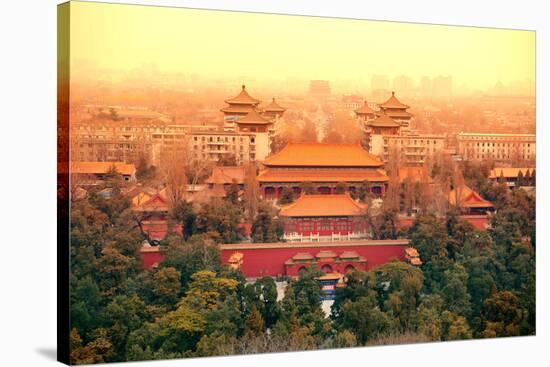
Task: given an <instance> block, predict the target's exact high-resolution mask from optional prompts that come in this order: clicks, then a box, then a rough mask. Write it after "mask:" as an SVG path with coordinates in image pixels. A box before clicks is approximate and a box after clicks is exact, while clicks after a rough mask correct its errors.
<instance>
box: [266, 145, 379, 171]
mask: <svg viewBox="0 0 550 367" xmlns="http://www.w3.org/2000/svg"><path fill="white" fill-rule="evenodd" d="M262 163H263V164H264V165H266V166H298V167H304V166H315V167H382V166H383V165H384V163H383V162H382V161H381V160H380V159H378V158H377V157H376V156H374V155H372V154H370V153H369V152H367V151H366V150H365V149H363V147H361V145H360V144H358V143H357V144H324V143H288V144H287V145H286V146H285V147H284V148H283V149H282V150H281V151H280V152H279V153H276V154H273V155H271V156H269V157H267V159H266V160H264V161H263V162H262Z"/></svg>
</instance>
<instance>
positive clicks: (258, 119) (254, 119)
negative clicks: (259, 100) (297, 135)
mask: <svg viewBox="0 0 550 367" xmlns="http://www.w3.org/2000/svg"><path fill="white" fill-rule="evenodd" d="M271 123H272V121H271V120H269V119H267V118H265V117H263V116H261V115H260V114H259V113H258V111H256V110H255V109H252V110H251V111H250V112H249V113H247V114H246V115H245V116H243V117H241V118H239V119H238V120H237V124H247V125H248V124H250V125H269V124H271Z"/></svg>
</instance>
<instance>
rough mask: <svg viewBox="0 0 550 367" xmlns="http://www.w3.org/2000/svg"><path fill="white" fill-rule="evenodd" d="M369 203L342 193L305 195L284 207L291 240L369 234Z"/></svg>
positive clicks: (339, 238)
mask: <svg viewBox="0 0 550 367" xmlns="http://www.w3.org/2000/svg"><path fill="white" fill-rule="evenodd" d="M366 210H367V206H366V205H365V204H361V203H359V202H357V201H355V200H353V199H352V198H351V196H350V195H349V194H341V195H337V194H335V195H302V196H300V197H299V198H298V199H297V200H296V201H295V202H293V203H292V204H288V205H284V206H282V207H281V211H280V212H279V217H280V218H281V219H282V221H283V228H284V239H285V240H287V241H298V242H304V241H345V240H356V239H364V238H367V237H368V232H367V229H368V226H367V221H366V218H365V214H366Z"/></svg>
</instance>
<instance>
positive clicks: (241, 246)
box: [219, 239, 409, 251]
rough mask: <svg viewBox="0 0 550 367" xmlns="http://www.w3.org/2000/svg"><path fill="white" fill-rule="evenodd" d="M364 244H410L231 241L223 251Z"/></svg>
mask: <svg viewBox="0 0 550 367" xmlns="http://www.w3.org/2000/svg"><path fill="white" fill-rule="evenodd" d="M363 246H409V240H408V239H398V240H359V241H341V242H333V241H328V242H323V241H321V242H275V243H231V244H221V245H219V248H220V250H221V251H229V250H263V249H275V248H281V249H282V248H287V249H320V248H326V247H328V248H339V247H344V248H347V247H363Z"/></svg>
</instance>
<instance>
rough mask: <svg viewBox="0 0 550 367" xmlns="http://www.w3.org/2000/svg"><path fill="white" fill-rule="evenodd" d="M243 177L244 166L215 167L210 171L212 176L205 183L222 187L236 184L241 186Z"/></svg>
mask: <svg viewBox="0 0 550 367" xmlns="http://www.w3.org/2000/svg"><path fill="white" fill-rule="evenodd" d="M245 176H246V173H245V167H244V166H227V167H219V166H216V167H214V169H213V170H212V175H210V177H209V178H208V179H207V180H206V183H208V184H216V185H223V184H230V183H233V182H236V183H238V184H243V183H244V178H245Z"/></svg>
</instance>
